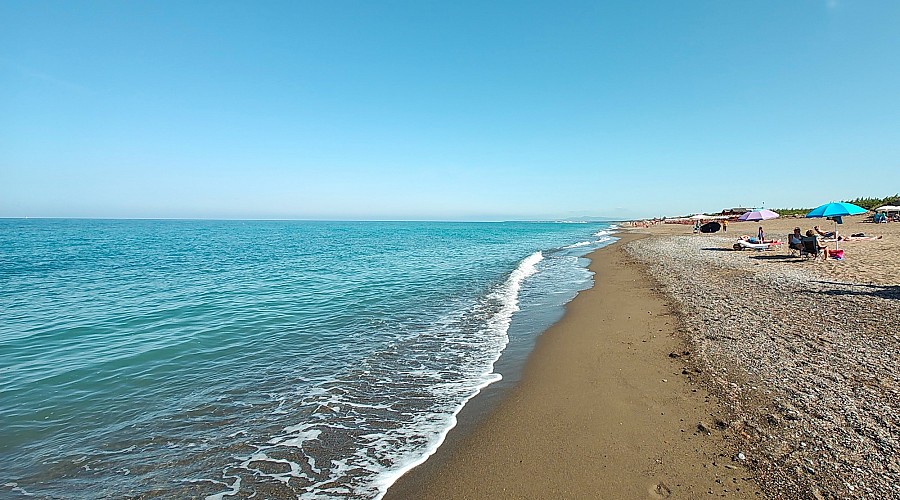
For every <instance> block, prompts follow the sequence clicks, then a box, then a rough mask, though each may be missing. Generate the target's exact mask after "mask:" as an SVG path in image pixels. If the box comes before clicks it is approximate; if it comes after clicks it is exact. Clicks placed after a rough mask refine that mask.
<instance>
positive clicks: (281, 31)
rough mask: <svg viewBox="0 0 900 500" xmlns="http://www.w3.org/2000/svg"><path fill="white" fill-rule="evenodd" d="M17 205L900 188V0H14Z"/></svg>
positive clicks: (519, 208) (7, 81)
mask: <svg viewBox="0 0 900 500" xmlns="http://www.w3.org/2000/svg"><path fill="white" fill-rule="evenodd" d="M0 23H2V25H3V29H2V30H0V217H26V216H29V217H110V218H119V217H121V218H132V217H148V218H157V217H159V218H172V217H174V218H299V219H364V220H373V219H375V220H378V219H414V220H421V219H426V220H505V219H544V218H567V217H575V216H608V217H620V218H636V217H651V216H664V215H668V216H673V215H681V214H688V213H696V212H713V211H718V210H721V209H722V208H726V207H735V206H749V207H767V208H789V207H798V208H800V207H814V206H817V205H820V204H822V203H825V202H829V201H837V200H842V199H850V198H856V197H859V196H863V197H884V196H889V195H892V194H894V193H896V192H898V191H900V2H898V1H896V0H883V1H876V0H792V1H784V0H754V1H721V0H706V1H701V0H697V1H688V0H684V1H677V0H645V1H626V0H621V1H615V2H613V1H600V0H591V1H584V2H569V1H552V2H551V1H544V2H538V1H523V0H518V1H490V2H485V1H482V0H479V1H467V0H454V1H443V2H437V1H428V0H414V1H408V2H407V1H391V0H386V1H376V2H372V1H363V0H359V1H345V0H333V1H332V0H329V1H311V2H303V1H284V2H280V1H260V2H250V1H245V2H232V1H219V0H216V1H209V2H201V1H192V2H187V1H182V0H179V1H128V2H122V1H112V0H109V1H90V2H88V1H77V0H73V1H40V0H26V1H18V0H4V1H3V2H0Z"/></svg>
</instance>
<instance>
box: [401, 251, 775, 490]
mask: <svg viewBox="0 0 900 500" xmlns="http://www.w3.org/2000/svg"><path fill="white" fill-rule="evenodd" d="M640 237H641V236H638V235H634V234H625V235H624V237H623V241H620V242H617V243H616V244H614V245H611V246H609V247H606V248H603V249H600V250H598V251H597V252H594V253H593V254H591V256H590V257H591V258H592V264H591V266H590V267H591V270H592V271H594V273H596V274H595V286H594V287H593V288H591V289H590V290H585V291H583V292H582V293H580V294H579V295H578V296H577V297H576V298H575V300H573V301H572V302H571V303H570V304H569V305H568V306H567V309H566V314H565V316H564V317H563V318H562V319H561V320H560V321H559V322H558V323H557V324H555V325H554V326H553V327H551V328H550V329H549V330H548V331H546V332H545V333H544V334H543V335H542V336H541V338H540V339H539V340H538V343H537V345H536V347H535V350H534V351H533V352H532V354H531V356H530V357H529V359H528V361H527V363H526V366H525V368H524V372H523V375H522V380H521V381H520V383H519V384H517V385H516V386H515V387H514V388H513V389H511V390H510V391H509V392H507V393H506V394H505V395H504V396H503V397H502V398H501V400H500V401H499V402H498V403H497V404H496V405H494V407H493V408H492V409H491V410H490V411H488V412H487V413H486V414H484V415H479V416H475V417H465V415H463V419H461V422H462V424H461V425H460V426H458V427H457V428H455V429H454V430H453V431H452V432H451V433H450V436H448V442H447V443H445V445H444V446H442V447H441V448H440V449H439V450H438V452H437V453H436V454H435V455H434V456H432V457H431V458H430V459H429V460H428V461H427V462H425V463H424V464H423V465H421V466H419V467H417V468H416V469H414V470H412V471H410V472H409V473H408V474H406V475H405V476H404V477H402V478H400V480H399V481H397V483H395V484H394V485H393V486H392V487H391V488H390V489H389V490H388V493H387V495H386V496H385V498H388V499H407V498H408V499H429V498H433V499H447V498H470V499H477V498H486V499H487V498H665V497H670V496H671V497H673V498H699V497H701V496H703V497H706V496H708V495H714V496H726V497H732V498H757V497H759V496H760V495H761V494H760V492H759V489H758V487H757V485H756V483H755V482H754V481H753V480H752V479H749V478H750V474H749V472H748V471H747V470H746V469H745V468H744V462H743V461H742V460H741V458H740V457H739V456H738V453H739V451H740V450H739V446H740V441H739V440H735V439H731V438H729V435H728V433H724V432H720V430H719V429H717V427H716V425H717V423H718V424H719V425H720V426H724V425H726V424H724V422H722V421H721V420H720V419H719V416H720V415H721V414H722V412H721V408H720V406H719V403H718V400H717V399H715V398H714V397H713V396H711V395H710V394H708V393H707V392H706V391H705V389H704V388H703V386H702V385H701V384H700V382H699V381H700V380H701V379H702V377H703V376H704V374H702V373H699V371H700V370H699V369H698V365H697V364H696V363H694V362H693V357H694V355H693V353H691V352H690V348H689V347H687V345H686V344H685V343H684V341H683V340H681V338H682V337H681V336H680V335H679V334H678V329H679V324H680V322H679V320H678V319H677V317H676V316H674V315H673V310H672V309H671V306H670V304H669V301H668V300H667V299H666V298H665V296H663V295H661V293H660V292H659V291H658V290H659V286H658V285H657V284H656V282H655V281H654V280H653V279H652V278H651V277H650V275H649V274H647V272H646V269H645V265H644V264H639V263H637V261H635V260H634V259H633V258H632V257H630V256H629V255H628V253H627V252H625V251H624V250H623V246H624V244H625V243H627V242H628V241H630V240H632V239H635V238H640ZM476 399H477V398H476ZM464 413H465V410H464ZM467 420H468V421H469V422H470V424H469V425H465V424H466V421H467ZM471 422H474V423H471ZM741 456H743V455H741Z"/></svg>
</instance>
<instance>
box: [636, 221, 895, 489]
mask: <svg viewBox="0 0 900 500" xmlns="http://www.w3.org/2000/svg"><path fill="white" fill-rule="evenodd" d="M732 243H733V241H732V240H731V239H730V238H722V237H717V236H711V237H704V238H698V237H691V236H654V237H651V238H644V239H640V240H635V241H632V242H630V243H628V244H627V245H626V247H625V249H626V251H627V252H628V253H629V254H630V255H631V256H632V257H634V258H635V259H636V260H637V261H641V262H643V263H645V264H646V265H647V268H648V270H649V272H650V274H651V275H652V276H653V278H654V279H655V280H656V281H657V282H658V283H659V284H660V286H661V288H662V291H663V292H665V294H666V295H667V296H668V297H669V298H670V300H671V301H672V307H673V311H674V312H675V317H676V318H678V324H677V327H676V329H677V331H679V332H680V333H681V335H682V339H683V340H684V341H685V342H687V344H688V346H689V347H690V351H691V352H692V355H691V358H690V363H689V369H690V370H692V371H697V373H700V374H702V376H699V377H698V378H697V380H698V381H699V382H701V383H703V384H704V389H706V390H707V391H708V392H710V393H711V394H713V395H714V396H715V397H716V400H718V401H720V403H721V405H722V407H723V408H724V409H725V410H726V411H725V413H726V415H725V417H724V418H723V420H724V421H729V422H731V423H730V424H728V425H727V426H726V427H725V428H724V429H721V428H720V430H721V431H722V432H723V433H724V435H725V436H727V437H728V439H731V438H732V437H733V438H734V439H735V441H734V442H733V443H734V445H735V446H740V447H741V448H742V450H741V452H740V453H736V454H735V455H734V457H735V458H736V460H739V461H748V462H749V463H751V464H752V467H753V470H754V475H755V476H756V477H757V478H758V482H759V483H760V485H761V486H762V488H763V489H764V490H765V491H766V492H767V495H768V496H769V497H772V498H792V497H796V496H798V495H800V496H805V497H814V498H832V497H836V498H843V497H848V496H849V497H860V496H865V497H869V498H900V479H898V478H900V465H898V462H897V458H896V457H897V456H900V439H898V436H900V421H898V420H897V419H896V418H893V417H892V416H894V415H898V414H900V363H898V362H897V352H898V351H900V346H898V341H900V337H898V334H897V332H896V326H897V325H900V307H898V300H897V299H898V298H900V295H898V292H897V289H896V286H885V285H879V284H870V283H866V282H863V281H861V280H858V279H857V280H853V279H845V278H842V279H836V278H835V276H834V275H833V274H830V273H832V272H837V271H833V270H832V269H831V266H826V265H824V264H822V263H814V262H810V261H800V260H797V259H778V258H770V257H776V256H777V255H779V254H778V253H777V252H773V253H769V252H766V253H765V254H759V253H753V254H750V253H748V252H720V251H714V249H715V248H728V247H730V245H731V244H732ZM762 257H766V258H762ZM891 259H893V258H891ZM888 262H889V261H888V260H883V261H882V262H880V263H879V265H881V266H886V265H894V264H893V262H894V261H893V260H890V262H891V264H888ZM844 264H853V265H860V266H862V265H865V263H857V262H855V261H853V260H849V261H847V262H845V263H844ZM840 267H843V270H840V273H843V274H841V276H849V275H848V274H847V273H848V272H849V271H850V270H851V269H850V268H848V267H847V266H846V265H845V266H840ZM678 354H679V352H678V351H673V352H671V353H670V354H669V356H670V357H671V358H673V359H675V358H678V357H679V355H678ZM707 375H709V376H707ZM692 390H696V389H692ZM711 428H712V427H711V426H709V425H706V424H703V423H702V422H701V423H700V424H698V426H697V429H698V431H699V432H703V433H706V434H709V433H711V430H710V429H711ZM742 455H743V458H741V456H742ZM726 456H727V455H726ZM747 456H752V457H753V458H752V459H748V458H747ZM854 485H856V486H854ZM863 485H864V486H863ZM869 490H871V492H872V493H871V494H870V493H867V491H869ZM799 492H805V493H802V494H801V493H799Z"/></svg>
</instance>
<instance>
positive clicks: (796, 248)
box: [784, 233, 803, 256]
mask: <svg viewBox="0 0 900 500" xmlns="http://www.w3.org/2000/svg"><path fill="white" fill-rule="evenodd" d="M793 237H794V235H793V233H792V234H789V235H787V238H785V239H784V241H786V242H788V250H790V251H791V256H794V255H797V254H798V253H799V252H802V251H803V243H800V242H797V243H791V238H793ZM801 238H802V237H801Z"/></svg>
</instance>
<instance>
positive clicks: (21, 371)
mask: <svg viewBox="0 0 900 500" xmlns="http://www.w3.org/2000/svg"><path fill="white" fill-rule="evenodd" d="M609 234H610V229H609V227H608V225H606V224H567V223H512V222H510V223H435V222H300V221H176V220H169V221H166V220H63V219H59V220H49V219H48V220H34V219H29V220H25V219H6V220H0V290H2V294H0V422H2V425H0V460H2V463H3V464H4V466H3V468H2V472H0V485H2V486H0V494H2V495H3V496H13V497H16V496H23V497H24V496H26V495H36V496H38V497H45V498H110V497H116V498H120V497H126V496H138V497H153V498H157V497H160V498H184V497H200V498H202V497H210V498H228V497H231V496H234V497H240V498H246V497H250V496H252V495H254V494H255V495H256V496H259V497H269V498H272V497H275V498H282V497H284V498H292V497H304V498H306V497H308V498H324V497H341V498H348V497H349V498H377V497H379V496H380V495H382V494H383V493H384V491H385V490H386V488H387V487H388V486H389V485H390V484H391V483H393V481H394V480H396V478H397V477H398V476H399V475H400V474H402V473H403V472H404V471H406V470H408V469H409V468H410V467H412V466H413V465H415V464H417V463H420V462H421V461H423V460H424V459H425V458H427V456H428V455H429V454H430V453H432V452H433V451H434V449H435V448H436V447H437V446H438V445H439V444H440V442H441V441H442V440H443V437H444V435H445V434H446V432H447V431H448V430H449V429H450V428H451V427H452V426H453V425H454V424H455V414H456V413H457V412H458V411H459V409H460V408H461V407H462V406H463V405H464V404H465V403H466V402H467V401H468V400H469V399H470V398H471V397H473V396H474V395H475V394H477V393H478V391H479V390H480V389H481V388H483V387H484V386H485V385H487V384H490V383H492V382H494V381H496V380H498V379H499V378H500V375H499V374H498V373H497V372H496V370H495V362H496V361H497V360H498V357H500V356H501V353H503V352H504V350H505V349H506V348H507V345H509V347H510V348H509V349H506V357H505V358H504V361H506V362H507V363H508V364H515V362H516V360H515V359H512V360H510V359H508V358H510V356H514V354H513V353H520V354H519V356H520V357H521V356H523V354H521V353H525V352H527V350H528V348H529V347H530V345H531V343H532V342H533V341H534V338H535V337H536V335H537V334H539V333H540V331H542V330H543V329H545V328H546V327H547V326H549V324H550V323H551V322H552V321H553V320H554V319H556V318H557V317H558V316H559V314H560V311H561V307H562V305H563V304H565V303H566V302H567V301H569V300H571V298H572V297H574V295H575V294H576V293H577V291H578V290H581V289H584V288H587V287H589V286H590V283H591V276H590V274H589V272H588V271H587V270H586V267H585V266H586V263H587V262H586V259H584V258H583V257H582V256H583V255H584V254H586V253H587V252H589V251H590V250H593V249H595V248H598V247H599V246H602V245H604V244H606V243H608V242H609V241H610V240H611V237H610V236H609Z"/></svg>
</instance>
